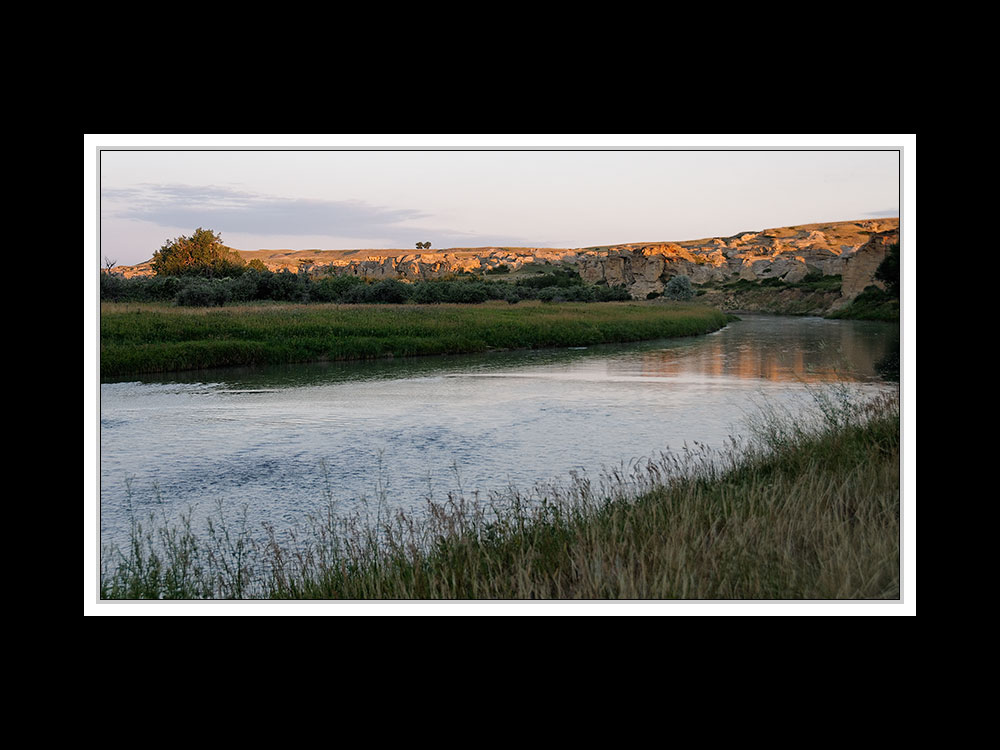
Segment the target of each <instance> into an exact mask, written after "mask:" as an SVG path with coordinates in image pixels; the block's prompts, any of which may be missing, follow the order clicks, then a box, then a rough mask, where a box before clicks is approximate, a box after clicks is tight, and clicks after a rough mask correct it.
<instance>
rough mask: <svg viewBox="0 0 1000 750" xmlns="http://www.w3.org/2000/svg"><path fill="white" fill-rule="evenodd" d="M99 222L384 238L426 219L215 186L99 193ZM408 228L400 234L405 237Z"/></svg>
mask: <svg viewBox="0 0 1000 750" xmlns="http://www.w3.org/2000/svg"><path fill="white" fill-rule="evenodd" d="M101 200H102V202H104V203H105V204H107V206H106V210H105V212H104V215H105V216H108V217H113V218H122V219H138V220H141V221H149V222H152V223H154V224H159V225H161V226H169V227H192V228H195V227H206V228H211V229H213V230H215V231H220V232H232V233H242V234H269V235H339V236H350V237H369V236H379V237H382V236H387V235H392V234H395V233H400V232H401V231H402V230H403V226H402V225H404V224H405V223H406V222H410V221H414V220H416V219H423V218H426V217H427V216H428V214H425V213H423V212H421V211H418V210H415V209H405V208H404V209H392V208H384V207H381V206H372V205H369V204H367V203H363V202H361V201H325V200H315V199H304V198H283V197H279V196H272V195H260V194H257V193H250V192H246V191H242V190H236V189H233V188H227V187H219V186H215V185H197V186H195V185H141V186H138V187H134V188H106V189H103V190H102V191H101ZM413 231H414V230H413V228H406V229H405V234H406V236H407V237H409V236H410V235H412V234H413Z"/></svg>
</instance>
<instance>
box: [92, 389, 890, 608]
mask: <svg viewBox="0 0 1000 750" xmlns="http://www.w3.org/2000/svg"><path fill="white" fill-rule="evenodd" d="M816 404H817V407H818V408H817V409H816V411H815V414H814V418H813V419H803V418H802V417H801V416H799V417H796V418H792V417H791V416H790V415H784V414H774V413H771V414H769V413H761V414H760V416H759V417H758V418H757V420H756V422H755V424H754V430H753V435H754V437H753V438H752V439H751V440H750V441H749V442H747V443H746V444H743V445H740V446H734V447H733V448H732V450H729V451H726V452H723V453H719V454H709V453H707V452H705V451H693V452H685V453H682V454H679V455H670V456H664V457H662V458H661V459H659V460H657V461H650V462H648V463H647V464H645V465H643V466H641V467H638V468H637V469H636V470H635V472H634V473H633V474H630V475H629V476H621V475H614V474H613V475H607V476H604V477H602V478H601V479H600V480H599V481H597V482H595V483H591V482H587V481H576V482H573V483H572V484H570V485H569V486H567V487H566V488H564V489H562V490H551V489H550V490H546V491H544V492H543V493H542V494H540V495H535V496H532V497H526V496H521V495H519V494H517V493H512V494H508V495H506V496H504V497H498V498H494V499H491V500H490V501H489V502H488V503H485V504H483V503H479V502H472V501H469V500H468V499H467V498H464V497H450V498H449V500H448V501H447V502H446V503H444V504H442V505H438V506H434V505H431V506H430V507H429V513H428V515H427V516H426V517H423V518H421V519H414V518H411V517H407V516H405V515H403V514H396V515H395V516H392V517H391V518H388V519H387V518H386V516H388V515H389V514H387V513H386V512H385V511H384V510H381V508H383V507H384V505H383V504H382V503H380V504H379V508H380V512H379V514H378V515H377V516H376V519H377V520H376V521H361V520H360V519H358V518H354V519H342V518H338V516H337V514H336V509H335V507H334V506H333V505H332V504H331V506H330V508H329V511H328V514H327V515H326V516H324V517H322V518H317V519H314V524H313V525H312V526H311V527H310V528H309V529H307V530H305V531H303V532H301V533H300V534H299V535H298V536H297V537H296V542H295V545H294V546H293V548H290V547H289V546H287V545H286V544H283V543H280V542H278V541H277V537H276V535H274V534H273V533H272V534H271V535H270V541H269V542H266V543H255V542H254V541H253V540H252V539H251V537H250V536H249V534H248V533H247V529H246V528H245V526H241V525H240V524H239V523H237V524H230V525H229V526H227V525H226V524H223V523H220V524H218V525H216V526H211V527H210V529H209V532H208V533H207V534H206V535H201V536H199V535H198V534H196V533H194V532H193V531H192V529H191V527H190V524H187V525H185V524H181V526H180V527H179V528H172V529H168V528H162V527H160V528H158V527H157V526H156V524H155V522H150V523H148V524H145V525H144V524H142V523H139V522H136V523H134V525H133V538H132V544H131V546H130V548H129V549H127V550H122V551H120V552H118V553H113V554H107V555H105V559H104V568H103V575H102V581H101V593H102V597H103V598H125V599H140V598H202V597H205V598H244V597H247V598H274V599H306V598H330V599H356V600H362V599H574V598H575V599H648V598H652V599H896V598H898V597H899V593H900V558H899V555H900V544H899V539H900V453H899V450H900V431H899V403H898V395H888V396H885V397H882V398H879V399H877V400H875V401H866V402H861V401H857V400H855V399H854V398H853V397H851V396H850V395H849V394H847V393H846V392H841V393H840V394H837V393H834V394H833V395H831V394H829V393H826V394H822V395H817V399H816ZM221 510H222V509H220V517H221V515H222V513H221Z"/></svg>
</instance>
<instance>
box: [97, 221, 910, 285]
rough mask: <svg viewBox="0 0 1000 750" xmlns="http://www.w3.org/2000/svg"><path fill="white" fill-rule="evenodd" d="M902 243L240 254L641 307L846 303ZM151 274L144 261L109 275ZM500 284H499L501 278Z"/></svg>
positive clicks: (829, 236) (886, 231)
mask: <svg viewBox="0 0 1000 750" xmlns="http://www.w3.org/2000/svg"><path fill="white" fill-rule="evenodd" d="M896 242H899V219H897V218H890V219H877V220H870V221H842V222H831V223H820V224H808V225H800V226H790V227H779V228H775V229H764V230H761V231H756V232H740V233H738V234H735V235H733V236H731V237H710V238H706V239H702V240H686V241H683V242H656V243H629V244H622V245H611V246H601V247H587V248H576V249H556V248H524V247H517V248H515V247H482V248H449V249H447V250H436V251H433V252H431V251H426V252H424V251H417V252H413V251H412V250H297V251H292V250H255V251H239V252H240V255H242V256H243V257H244V258H246V259H247V260H248V261H249V260H253V259H255V258H256V259H259V260H261V262H263V263H264V265H265V266H266V267H267V268H269V269H270V270H272V271H282V270H289V271H295V272H303V273H309V274H311V275H317V276H320V275H330V274H335V275H340V274H349V275H352V276H358V277H360V278H364V279H371V280H380V279H390V278H391V279H402V280H406V281H420V280H428V279H440V278H445V277H448V276H453V275H456V274H462V273H473V274H486V273H490V272H496V271H510V272H516V271H519V270H523V269H524V268H525V266H528V267H534V268H538V267H548V266H551V265H555V266H559V265H563V266H566V267H571V268H575V269H576V270H577V271H578V272H579V273H580V276H581V278H582V279H583V280H584V281H585V282H587V283H589V284H601V285H607V286H624V287H625V288H626V289H628V291H629V293H630V294H631V296H632V297H633V298H635V299H644V298H646V297H647V296H648V295H650V294H651V293H656V294H659V293H661V292H662V291H663V288H664V286H665V285H666V283H667V282H668V281H669V280H670V279H671V278H673V277H674V276H679V275H684V276H688V277H689V278H690V279H691V282H692V283H693V284H695V285H703V284H707V283H710V282H722V281H732V280H736V279H746V280H748V281H761V280H764V279H774V278H778V279H783V280H784V281H788V282H797V281H801V280H802V279H803V278H805V276H807V275H808V274H810V273H821V274H833V275H841V276H842V277H843V298H844V300H845V301H847V300H849V299H853V297H855V296H857V295H858V294H859V293H860V292H861V291H862V290H864V288H865V287H867V286H869V285H871V284H872V283H875V282H874V281H873V277H874V273H875V270H876V269H877V268H878V265H879V263H881V262H882V260H883V259H884V258H885V256H886V254H887V253H888V252H889V247H890V246H891V245H892V244H893V243H896ZM112 273H119V274H121V275H123V276H126V277H131V276H145V275H151V274H152V269H151V267H150V266H149V264H148V263H145V264H140V265H138V266H121V267H118V268H115V269H113V270H112ZM498 278H502V277H498Z"/></svg>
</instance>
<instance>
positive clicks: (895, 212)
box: [865, 208, 899, 217]
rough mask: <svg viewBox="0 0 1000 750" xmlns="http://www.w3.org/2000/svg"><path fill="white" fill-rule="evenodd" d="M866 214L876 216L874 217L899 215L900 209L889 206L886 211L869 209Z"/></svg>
mask: <svg viewBox="0 0 1000 750" xmlns="http://www.w3.org/2000/svg"><path fill="white" fill-rule="evenodd" d="M865 216H874V217H880V216H899V209H898V208H887V209H885V210H884V211H869V212H868V213H866V214H865Z"/></svg>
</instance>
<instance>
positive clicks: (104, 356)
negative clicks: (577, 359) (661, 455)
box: [101, 301, 731, 377]
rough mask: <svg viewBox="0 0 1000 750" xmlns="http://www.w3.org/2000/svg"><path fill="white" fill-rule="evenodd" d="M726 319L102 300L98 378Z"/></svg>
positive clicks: (643, 330) (593, 311)
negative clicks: (198, 305) (209, 305)
mask: <svg viewBox="0 0 1000 750" xmlns="http://www.w3.org/2000/svg"><path fill="white" fill-rule="evenodd" d="M730 319H731V316H728V315H726V314H725V313H722V312H720V311H719V310H716V309H713V308H708V307H704V306H701V305H695V304H685V303H659V304H649V303H638V302H637V303H628V302H617V303H598V304H585V303H564V304H557V305H551V304H544V303H541V302H537V301H536V302H527V303H524V304H519V305H517V306H511V305H508V304H506V303H497V302H494V303H484V304H476V305H457V304H442V305H391V306H389V305H336V304H315V305H296V304H291V305H282V304H272V305H261V304H255V305H240V306H226V307H222V308H189V307H176V306H171V305H169V304H162V303H161V304H128V303H102V305H101V376H102V377H119V376H128V375H136V374H141V373H154V372H168V371H181V370H191V369H199V368H207V367H225V366H240V365H262V364H283V363H291V362H309V361H327V360H350V359H374V358H381V357H407V356H417V355H429V354H460V353H475V352H484V351H490V350H496V349H532V348H549V347H564V346H591V345H595V344H606V343H624V342H629V341H639V340H644V339H657V338H669V337H675V336H692V335H699V334H704V333H709V332H711V331H715V330H718V329H720V328H722V327H723V326H725V325H726V324H727V323H728V322H729V320H730Z"/></svg>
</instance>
